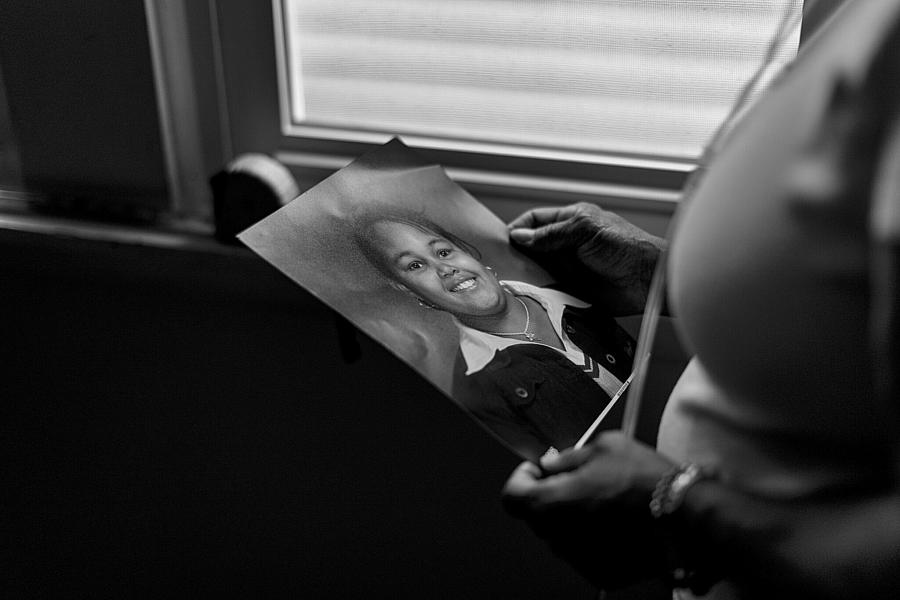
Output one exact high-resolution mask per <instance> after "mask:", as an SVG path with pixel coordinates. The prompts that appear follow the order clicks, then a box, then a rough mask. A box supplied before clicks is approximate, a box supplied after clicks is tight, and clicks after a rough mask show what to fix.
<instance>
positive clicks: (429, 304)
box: [416, 298, 436, 309]
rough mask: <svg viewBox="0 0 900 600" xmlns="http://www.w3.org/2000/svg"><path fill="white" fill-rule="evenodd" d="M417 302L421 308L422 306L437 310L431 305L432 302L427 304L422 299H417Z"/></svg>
mask: <svg viewBox="0 0 900 600" xmlns="http://www.w3.org/2000/svg"><path fill="white" fill-rule="evenodd" d="M416 301H417V302H418V303H419V306H421V307H424V308H432V309H433V308H436V307H435V305H434V304H431V303H430V302H425V301H424V300H422V299H421V298H416Z"/></svg>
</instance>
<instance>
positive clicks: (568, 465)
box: [541, 447, 592, 476]
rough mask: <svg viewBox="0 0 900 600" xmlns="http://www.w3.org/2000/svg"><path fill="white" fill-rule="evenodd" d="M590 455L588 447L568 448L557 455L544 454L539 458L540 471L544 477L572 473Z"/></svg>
mask: <svg viewBox="0 0 900 600" xmlns="http://www.w3.org/2000/svg"><path fill="white" fill-rule="evenodd" d="M591 454H592V452H591V450H590V448H588V447H582V448H577V449H576V448H569V449H568V450H563V451H562V452H560V453H559V454H545V455H544V456H542V457H541V470H542V471H543V472H544V475H545V476H546V475H556V474H558V473H564V472H566V471H574V470H575V469H577V468H578V467H580V466H581V465H583V464H584V463H585V462H587V461H588V459H589V458H590V457H591Z"/></svg>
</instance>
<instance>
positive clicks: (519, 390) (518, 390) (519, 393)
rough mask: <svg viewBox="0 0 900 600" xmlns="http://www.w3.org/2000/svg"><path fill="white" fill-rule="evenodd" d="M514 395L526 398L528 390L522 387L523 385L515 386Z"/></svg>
mask: <svg viewBox="0 0 900 600" xmlns="http://www.w3.org/2000/svg"><path fill="white" fill-rule="evenodd" d="M516 396H518V397H519V398H527V397H528V390H526V389H525V388H523V387H517V388H516Z"/></svg>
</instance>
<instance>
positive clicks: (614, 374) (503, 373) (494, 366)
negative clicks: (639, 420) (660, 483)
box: [354, 211, 634, 456]
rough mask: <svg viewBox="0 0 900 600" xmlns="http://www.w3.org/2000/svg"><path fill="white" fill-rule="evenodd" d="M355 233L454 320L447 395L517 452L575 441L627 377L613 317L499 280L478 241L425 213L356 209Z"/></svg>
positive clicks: (366, 250)
mask: <svg viewBox="0 0 900 600" xmlns="http://www.w3.org/2000/svg"><path fill="white" fill-rule="evenodd" d="M354 239H355V241H356V244H357V246H358V247H359V249H360V251H361V254H362V255H363V256H365V257H367V258H368V260H369V261H370V262H371V263H372V265H373V267H375V268H376V269H377V270H378V271H379V272H381V273H382V274H383V275H384V276H385V278H386V279H387V280H388V281H389V282H390V284H391V285H392V286H394V287H395V288H396V289H398V290H400V291H402V292H404V293H405V294H406V295H408V296H409V298H410V300H411V301H415V302H416V303H417V304H418V306H420V307H422V308H423V309H425V310H432V311H442V312H445V313H448V314H449V315H450V316H451V317H452V319H453V322H454V323H455V324H456V326H457V327H458V329H459V349H458V351H457V355H456V359H455V361H454V369H453V374H454V377H453V385H452V388H451V395H452V397H453V399H454V400H455V401H457V402H458V403H459V404H460V405H461V406H462V407H464V408H465V409H466V410H468V411H469V412H470V413H471V414H472V415H473V416H474V417H475V418H476V419H477V420H479V421H480V422H481V423H482V424H483V425H484V426H485V427H487V428H488V429H489V430H491V431H492V432H493V433H495V434H496V435H497V436H499V437H500V438H501V439H503V440H504V441H505V442H506V443H507V444H509V445H511V446H512V447H513V448H515V449H516V450H517V451H518V452H520V453H525V454H527V455H528V456H541V455H542V454H544V453H545V452H547V451H548V450H550V449H551V448H552V449H561V448H568V447H570V446H572V445H574V444H575V443H576V442H577V441H578V439H579V438H580V437H581V436H582V434H584V432H585V431H586V430H587V429H588V427H590V426H591V424H592V423H593V421H594V420H595V419H596V418H597V416H598V415H599V414H600V413H601V412H602V411H603V409H604V408H605V407H606V405H607V403H608V402H609V401H610V399H611V398H612V397H613V396H614V395H615V393H616V392H617V391H618V390H619V388H620V387H621V386H622V383H623V381H624V380H625V379H626V378H627V377H628V374H629V372H630V369H631V358H632V355H633V350H634V344H633V340H632V339H631V338H630V336H629V335H628V334H627V333H626V332H625V331H624V330H623V329H621V328H620V327H619V326H618V325H617V324H616V322H615V320H613V319H612V318H611V317H608V316H606V315H603V314H599V313H598V312H597V311H592V310H590V305H589V304H587V303H585V302H583V301H581V300H579V299H578V298H575V297H573V296H570V295H569V294H566V293H564V292H561V291H558V290H555V289H552V288H549V287H539V286H535V285H531V284H528V283H525V282H522V281H514V280H502V279H500V276H499V274H498V272H497V271H496V270H495V269H493V268H492V267H490V266H486V265H484V264H483V263H482V262H481V258H482V255H481V252H479V250H478V248H477V247H476V246H474V245H473V244H470V243H468V242H466V241H465V240H463V239H462V238H460V237H459V236H457V235H455V234H453V233H451V232H449V231H447V230H446V229H444V228H443V227H441V226H439V225H437V224H435V223H433V222H431V221H429V220H428V219H427V217H425V216H424V215H423V214H421V213H418V214H417V213H413V212H399V211H393V212H384V211H377V212H370V213H368V214H363V215H358V216H357V217H356V219H355V225H354ZM595 357H596V358H595ZM612 420H613V419H610V421H612Z"/></svg>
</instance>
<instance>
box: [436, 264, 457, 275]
mask: <svg viewBox="0 0 900 600" xmlns="http://www.w3.org/2000/svg"><path fill="white" fill-rule="evenodd" d="M458 272H459V269H457V268H456V267H454V266H453V265H448V264H447V263H440V264H439V265H438V274H440V276H441V277H450V276H452V275H456V274H457V273H458Z"/></svg>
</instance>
